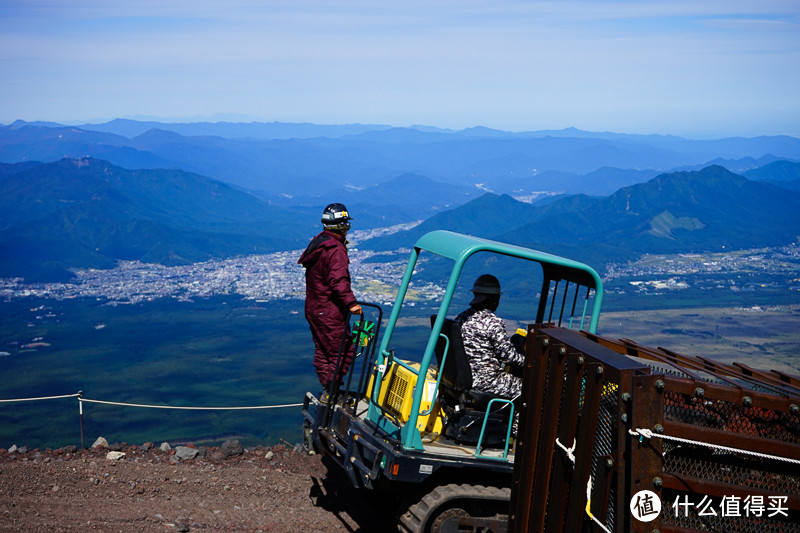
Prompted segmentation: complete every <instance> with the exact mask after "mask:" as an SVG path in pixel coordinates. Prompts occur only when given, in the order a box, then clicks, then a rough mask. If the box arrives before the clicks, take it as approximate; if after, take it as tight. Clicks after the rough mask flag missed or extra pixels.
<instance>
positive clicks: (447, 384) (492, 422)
mask: <svg viewBox="0 0 800 533" xmlns="http://www.w3.org/2000/svg"><path fill="white" fill-rule="evenodd" d="M435 321H436V315H433V316H431V326H433V324H434V322H435ZM441 333H442V334H443V335H445V336H446V337H447V339H448V340H449V344H448V349H447V359H445V360H444V362H445V364H444V365H442V359H443V358H444V354H445V344H446V343H445V340H444V339H443V338H441V337H439V340H438V341H437V343H436V347H435V353H436V359H437V361H438V363H439V372H440V373H441V380H440V382H439V399H440V400H441V402H442V407H443V410H444V413H445V422H444V434H445V436H447V437H448V438H451V439H453V440H454V441H456V442H458V443H461V444H476V443H477V442H478V439H479V438H480V432H481V427H482V425H483V421H484V418H487V417H488V419H487V422H488V425H487V431H486V434H485V435H484V437H483V441H482V442H483V445H484V446H487V447H502V446H503V445H504V443H505V436H506V431H507V428H508V426H509V424H510V420H509V410H508V409H499V410H498V409H495V408H493V409H492V412H490V413H488V414H487V408H488V406H489V401H490V400H492V399H494V398H500V396H497V395H495V394H492V393H490V392H483V391H479V390H475V389H473V388H472V369H471V368H470V366H469V358H467V352H466V351H465V350H464V341H463V339H462V338H461V325H460V324H457V323H456V322H454V321H453V320H451V319H449V318H446V319H445V320H444V322H443V323H442V331H441Z"/></svg>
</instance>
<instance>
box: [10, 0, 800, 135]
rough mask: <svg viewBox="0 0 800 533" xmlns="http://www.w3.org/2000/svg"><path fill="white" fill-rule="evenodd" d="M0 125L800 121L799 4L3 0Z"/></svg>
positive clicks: (798, 128) (693, 128)
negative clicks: (20, 121) (149, 120)
mask: <svg viewBox="0 0 800 533" xmlns="http://www.w3.org/2000/svg"><path fill="white" fill-rule="evenodd" d="M0 102H2V104H0V123H2V124H8V123H10V122H13V121H14V120H16V119H23V120H29V121H31V120H52V121H58V122H76V121H105V120H109V119H112V118H115V117H129V118H153V117H159V118H162V119H169V120H173V119H178V120H209V119H210V120H236V121H239V120H245V121H251V120H258V121H274V120H275V121H286V122H316V123H324V124H334V123H352V122H361V123H379V124H391V125H395V126H407V125H412V124H426V125H432V126H439V127H447V128H454V129H460V128H464V127H470V126H476V125H483V126H488V127H494V128H500V129H507V130H513V131H520V130H537V129H561V128H565V127H571V126H574V127H577V128H581V129H586V130H592V131H606V130H608V131H618V132H626V133H672V134H679V135H687V136H692V137H707V136H711V137H719V136H728V135H745V136H756V135H772V134H789V135H794V136H800V1H798V0H786V1H778V0H751V1H743V0H679V1H669V2H666V1H652V0H651V1H645V0H630V1H625V0H623V1H605V0H589V1H572V0H560V1H540V0H530V1H526V0H483V1H478V0H452V1H444V0H402V1H394V0H349V1H324V0H315V1H304V0H286V1H273V0H230V1H211V0H206V1H204V0H154V1H151V0H136V1H130V0H128V1H125V2H122V1H116V0H2V2H0Z"/></svg>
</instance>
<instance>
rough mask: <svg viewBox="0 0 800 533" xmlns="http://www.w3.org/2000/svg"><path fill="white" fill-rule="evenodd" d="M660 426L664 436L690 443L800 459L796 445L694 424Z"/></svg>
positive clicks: (667, 422)
mask: <svg viewBox="0 0 800 533" xmlns="http://www.w3.org/2000/svg"><path fill="white" fill-rule="evenodd" d="M662 425H663V426H664V434H665V435H667V436H670V437H678V438H682V439H689V440H692V441H698V442H703V443H707V444H708V445H719V446H727V447H728V448H738V449H741V450H747V451H750V452H755V453H763V454H767V455H774V456H776V457H786V458H789V459H800V445H797V444H791V443H788V442H783V441H777V440H770V439H766V438H764V437H761V436H759V435H747V434H744V433H733V432H731V431H724V430H719V429H711V428H705V427H702V426H697V425H694V424H686V423H683V422H672V421H670V420H664V422H663V424H662ZM654 438H657V437H654ZM659 440H661V439H659ZM698 446H703V447H708V446H706V445H699V444H698Z"/></svg>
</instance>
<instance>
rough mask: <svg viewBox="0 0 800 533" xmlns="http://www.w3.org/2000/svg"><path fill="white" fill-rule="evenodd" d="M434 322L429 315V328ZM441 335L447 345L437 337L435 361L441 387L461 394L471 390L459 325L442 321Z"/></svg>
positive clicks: (470, 372) (434, 316)
mask: <svg viewBox="0 0 800 533" xmlns="http://www.w3.org/2000/svg"><path fill="white" fill-rule="evenodd" d="M435 321H436V315H431V327H432V326H433V323H434V322H435ZM441 333H442V334H443V335H445V336H446V337H447V339H448V340H449V343H446V342H445V340H444V339H443V338H441V337H439V340H438V341H437V342H436V349H435V352H436V360H437V361H438V363H439V372H440V373H441V374H442V380H441V386H444V387H445V388H447V389H450V390H451V391H453V392H458V393H460V392H463V391H466V390H469V389H470V388H472V369H470V366H469V359H468V358H467V352H466V351H465V350H464V341H463V339H462V338H461V324H457V323H456V322H453V320H451V319H449V318H445V319H444V323H443V324H442V331H441ZM446 344H447V345H448V349H447V359H445V360H444V361H445V364H444V367H442V359H444V354H445V345H446Z"/></svg>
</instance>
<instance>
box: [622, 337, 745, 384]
mask: <svg viewBox="0 0 800 533" xmlns="http://www.w3.org/2000/svg"><path fill="white" fill-rule="evenodd" d="M622 343H623V345H624V346H625V347H626V348H627V349H628V355H634V356H636V357H642V358H644V359H651V360H654V361H658V362H660V363H666V364H669V365H671V366H672V367H673V368H675V369H676V370H678V371H680V372H683V373H684V374H686V375H688V376H689V377H691V378H692V379H694V380H696V381H700V382H703V383H706V382H707V379H706V378H704V377H703V376H702V375H700V374H699V373H698V372H699V371H702V372H704V373H706V374H710V375H712V376H714V377H715V378H716V379H719V380H720V381H724V382H726V383H728V384H729V385H730V386H731V387H736V388H742V386H741V384H739V383H736V382H735V381H733V380H732V379H729V378H728V377H726V376H728V375H733V376H735V377H736V378H737V379H740V380H744V381H747V382H749V383H751V384H760V383H758V382H756V381H754V380H752V379H748V378H745V377H742V376H741V374H739V373H735V372H733V371H732V370H731V369H730V368H726V367H725V365H720V364H715V365H708V364H705V362H704V361H703V359H701V358H692V357H688V356H686V355H682V354H679V353H677V352H673V351H672V350H668V349H666V348H661V347H659V348H651V347H648V346H642V345H641V344H639V343H637V342H635V341H632V340H629V339H622ZM631 352H633V353H631Z"/></svg>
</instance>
